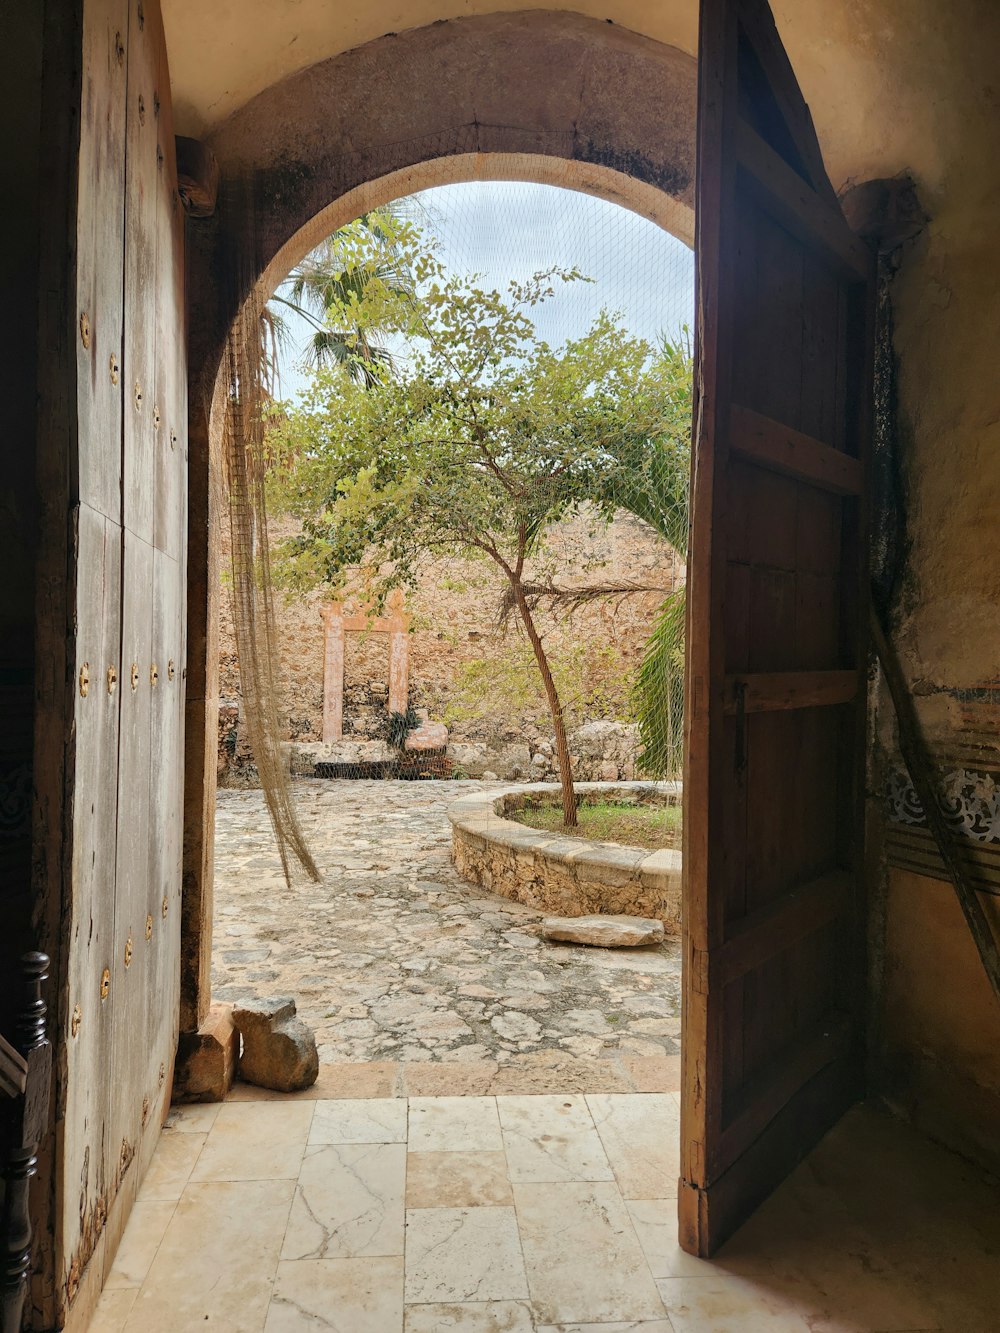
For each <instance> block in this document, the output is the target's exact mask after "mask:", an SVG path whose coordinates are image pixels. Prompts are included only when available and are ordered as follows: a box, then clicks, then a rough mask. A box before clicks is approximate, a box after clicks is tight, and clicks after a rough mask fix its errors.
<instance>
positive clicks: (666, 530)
mask: <svg viewBox="0 0 1000 1333" xmlns="http://www.w3.org/2000/svg"><path fill="white" fill-rule="evenodd" d="M660 350H661V354H662V357H663V362H664V366H665V369H666V374H665V376H664V382H665V384H666V386H667V392H666V395H665V400H664V414H663V420H664V429H663V431H662V432H661V433H660V435H659V436H658V437H657V439H656V440H655V442H653V445H652V447H649V446H648V445H647V446H646V447H642V445H641V444H636V445H635V446H634V447H633V448H632V449H631V450H627V451H625V452H624V453H623V454H622V455H621V456H620V458H619V460H618V463H619V469H620V470H619V473H618V475H617V476H615V477H609V478H608V486H609V488H610V490H611V491H612V492H613V494H614V495H615V496H616V497H617V500H618V503H619V504H620V505H621V507H622V508H623V509H628V510H629V511H630V512H631V513H633V514H635V515H636V516H637V517H638V518H641V519H642V520H643V521H644V522H646V523H648V524H649V526H650V527H651V528H653V529H654V531H656V532H658V533H659V534H660V536H661V537H664V538H666V540H667V541H668V542H669V543H670V544H671V546H673V548H674V550H675V551H678V552H679V553H681V554H682V555H686V553H687V543H688V529H689V524H690V514H689V483H690V471H691V410H692V392H693V380H694V375H693V369H694V365H693V359H692V355H691V342H690V338H689V336H688V332H687V330H686V329H685V330H684V333H683V336H682V337H681V338H679V339H676V340H673V341H671V340H669V339H663V340H662V341H661V348H660ZM686 605H687V603H686V598H685V593H684V589H683V588H679V589H678V590H677V591H676V592H673V593H671V594H670V596H669V597H667V599H666V600H665V601H664V603H663V605H662V607H661V608H660V612H659V615H658V618H657V622H656V625H655V627H654V629H653V633H652V634H651V636H650V639H649V642H648V644H647V645H646V651H645V653H644V655H643V660H642V665H641V666H640V668H639V673H638V675H637V677H636V681H635V689H634V706H635V711H636V714H637V716H638V719H639V736H640V739H641V740H642V743H643V752H642V755H641V757H640V759H639V766H640V768H641V769H642V771H643V772H644V773H645V774H647V776H649V777H656V778H667V777H674V776H675V775H676V774H678V773H679V772H680V771H681V768H682V766H683V761H684V628H685V615H686Z"/></svg>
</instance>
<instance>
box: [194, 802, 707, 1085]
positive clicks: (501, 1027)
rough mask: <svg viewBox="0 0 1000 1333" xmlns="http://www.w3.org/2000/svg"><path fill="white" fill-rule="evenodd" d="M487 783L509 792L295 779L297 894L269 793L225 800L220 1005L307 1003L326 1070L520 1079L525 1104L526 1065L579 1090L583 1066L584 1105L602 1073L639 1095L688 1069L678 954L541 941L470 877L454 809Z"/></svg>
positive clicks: (671, 944)
mask: <svg viewBox="0 0 1000 1333" xmlns="http://www.w3.org/2000/svg"><path fill="white" fill-rule="evenodd" d="M491 786H495V787H496V788H497V790H502V784H492V783H483V782H467V781H466V782H350V781H322V780H320V781H314V780H306V781H301V782H296V784H295V797H296V801H297V807H298V809H299V812H300V817H301V820H302V825H303V828H304V831H305V833H306V836H307V838H308V840H309V844H310V846H311V848H312V851H313V854H314V856H315V858H316V862H317V865H318V867H319V869H320V872H321V876H322V879H321V882H320V883H319V884H313V883H310V882H309V881H308V880H307V879H306V878H305V877H304V876H302V875H299V876H298V877H297V878H296V879H295V881H294V883H293V884H292V886H291V887H289V886H288V885H286V883H285V881H284V878H283V876H282V873H281V865H280V862H279V860H278V856H277V851H276V848H275V844H274V839H273V836H272V833H271V829H270V825H269V823H268V819H267V814H266V811H265V807H264V801H263V796H262V793H260V792H257V791H231V790H220V791H219V793H218V809H217V816H216V850H215V939H214V946H215V947H214V959H213V994H214V998H216V999H219V1000H237V999H239V1000H242V999H246V998H248V997H250V996H254V995H258V996H275V995H292V996H294V997H295V999H296V1001H297V1003H298V1008H299V1013H300V1015H301V1016H302V1018H303V1019H304V1020H305V1021H306V1022H307V1023H308V1024H309V1025H310V1026H311V1027H312V1028H314V1030H315V1032H316V1037H317V1042H318V1044H319V1051H320V1059H321V1061H323V1062H324V1063H326V1064H330V1063H341V1062H352V1063H359V1062H399V1063H400V1064H402V1065H411V1064H412V1063H415V1062H416V1063H419V1062H448V1063H449V1064H451V1065H454V1064H455V1063H456V1062H461V1063H466V1064H468V1065H469V1066H470V1068H469V1073H470V1075H471V1074H472V1072H473V1068H472V1067H473V1066H475V1067H476V1068H478V1069H483V1068H489V1069H492V1070H499V1071H501V1073H503V1071H504V1070H505V1069H506V1070H507V1075H506V1077H507V1078H508V1083H507V1085H506V1086H509V1087H511V1089H512V1090H516V1085H515V1084H514V1083H511V1082H510V1076H511V1074H512V1073H513V1072H514V1070H515V1069H517V1068H518V1067H520V1068H521V1069H523V1070H524V1071H525V1073H526V1074H527V1072H528V1071H529V1070H530V1068H532V1067H536V1068H538V1069H541V1068H547V1069H549V1070H554V1069H559V1070H560V1079H561V1081H560V1085H559V1086H560V1088H562V1089H567V1090H568V1089H569V1087H570V1086H571V1085H572V1084H573V1083H575V1082H576V1081H577V1080H576V1079H575V1078H574V1077H573V1076H572V1075H573V1070H574V1068H575V1069H577V1070H578V1071H579V1070H580V1069H583V1068H586V1069H589V1070H590V1077H589V1078H587V1079H585V1080H584V1081H585V1082H586V1083H587V1090H593V1089H594V1088H595V1086H596V1084H595V1076H596V1075H598V1074H602V1073H603V1075H604V1077H603V1080H602V1079H600V1078H598V1079H597V1082H598V1083H602V1082H603V1084H605V1085H606V1089H607V1090H608V1091H614V1090H615V1089H616V1088H618V1087H622V1088H623V1089H629V1088H632V1087H638V1088H640V1089H641V1088H642V1087H643V1071H645V1074H646V1075H647V1076H649V1075H651V1073H652V1071H654V1070H656V1071H660V1072H662V1069H663V1068H665V1067H666V1066H667V1065H669V1066H674V1065H676V1063H677V1058H678V1057H677V1052H678V1051H679V1038H680V994H679V987H680V948H679V945H678V943H677V942H676V941H670V940H668V941H666V942H665V943H664V944H662V945H660V946H657V947H652V948H642V949H634V950H613V949H594V948H588V947H585V946H580V945H573V944H558V943H552V942H549V941H546V940H543V939H541V938H540V923H541V919H542V914H541V913H539V912H535V911H533V910H531V909H530V908H527V907H523V906H521V905H520V904H518V903H514V902H510V901H508V900H507V899H505V898H501V897H498V896H495V895H491V894H487V893H484V892H483V890H482V889H481V888H478V887H476V886H473V885H469V884H466V883H464V882H463V881H462V880H461V879H460V878H459V877H458V875H457V873H456V871H455V869H454V867H453V866H452V864H451V857H450V846H451V830H450V825H449V823H448V819H447V808H448V806H449V804H450V803H451V802H452V801H454V800H456V799H457V798H458V797H459V796H462V795H467V794H468V793H470V792H472V791H475V790H484V789H486V788H488V787H491ZM597 1062H601V1063H600V1064H598V1063H597ZM510 1066H513V1069H511V1068H508V1067H510ZM430 1073H431V1071H429V1070H428V1074H430ZM654 1081H655V1080H654ZM661 1086H662V1084H661V1083H659V1082H657V1083H656V1090H660V1088H661ZM411 1090H412V1089H411ZM648 1090H653V1087H652V1086H650V1087H649V1089H648Z"/></svg>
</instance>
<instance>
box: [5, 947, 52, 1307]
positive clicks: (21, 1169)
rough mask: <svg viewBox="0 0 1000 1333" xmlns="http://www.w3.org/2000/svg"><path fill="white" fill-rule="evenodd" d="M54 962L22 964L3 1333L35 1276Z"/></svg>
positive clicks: (31, 958) (40, 958)
mask: <svg viewBox="0 0 1000 1333" xmlns="http://www.w3.org/2000/svg"><path fill="white" fill-rule="evenodd" d="M48 966H49V960H48V958H47V957H46V955H45V954H43V953H27V954H25V955H24V956H23V957H22V959H21V974H22V977H23V983H24V1002H23V1005H22V1007H21V1009H20V1010H19V1011H18V1016H17V1027H16V1031H15V1033H14V1043H13V1044H14V1046H15V1048H16V1049H17V1051H18V1052H19V1053H20V1055H21V1056H22V1058H23V1059H24V1062H25V1066H26V1071H25V1079H24V1094H23V1096H21V1097H19V1098H17V1099H16V1100H15V1101H12V1102H10V1103H9V1104H8V1106H7V1108H6V1109H4V1110H2V1111H0V1134H2V1138H0V1141H2V1143H3V1149H4V1166H3V1182H4V1198H3V1211H2V1214H0V1333H20V1329H21V1324H22V1322H23V1319H24V1302H25V1297H26V1295H27V1292H28V1274H29V1272H30V1271H31V1217H30V1212H29V1207H28V1192H29V1189H30V1186H31V1178H32V1176H33V1175H34V1174H35V1172H36V1170H37V1167H38V1158H37V1155H36V1154H37V1151H38V1145H39V1143H40V1141H41V1139H42V1137H43V1135H44V1133H45V1126H46V1122H47V1120H48V1109H49V1077H50V1073H51V1067H52V1049H51V1047H50V1045H49V1042H48V1040H47V1039H46V1036H45V1001H44V1000H43V999H42V983H43V982H44V981H45V980H46V979H47V977H48Z"/></svg>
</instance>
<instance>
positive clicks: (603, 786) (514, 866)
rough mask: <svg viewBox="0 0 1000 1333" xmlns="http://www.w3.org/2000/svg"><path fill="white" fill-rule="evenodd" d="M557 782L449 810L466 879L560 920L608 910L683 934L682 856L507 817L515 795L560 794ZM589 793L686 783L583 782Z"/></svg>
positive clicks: (477, 798)
mask: <svg viewBox="0 0 1000 1333" xmlns="http://www.w3.org/2000/svg"><path fill="white" fill-rule="evenodd" d="M558 790H559V788H558V786H557V785H556V784H554V783H550V782H532V783H518V784H517V785H516V786H506V787H503V788H501V789H500V790H497V789H495V788H494V789H493V790H491V791H485V792H474V793H473V794H471V795H469V796H463V797H461V798H460V799H459V800H458V801H456V802H455V803H454V804H453V805H451V806H450V807H449V809H448V819H449V820H450V822H451V826H452V860H453V861H454V862H455V865H456V867H457V869H458V871H459V873H460V874H461V875H462V876H463V877H464V878H466V879H469V880H471V881H472V882H473V883H475V884H479V885H481V886H482V887H483V888H486V889H489V890H491V891H492V892H494V893H499V894H502V895H503V896H504V897H506V898H512V899H514V901H515V902H520V903H524V904H525V905H526V906H528V907H533V908H536V909H538V910H539V911H544V912H552V913H556V914H558V915H561V916H584V915H587V914H589V913H595V912H603V913H610V914H619V915H630V916H647V917H655V918H657V919H658V920H660V921H662V922H663V925H664V929H665V930H666V932H667V933H668V934H672V935H676V934H678V933H679V931H680V919H681V870H682V864H683V863H682V857H681V853H680V852H678V851H673V850H672V849H669V848H664V849H662V850H659V851H653V852H647V851H645V850H644V849H642V848H635V847H626V846H623V845H622V844H620V843H612V842H591V841H587V840H585V839H583V838H567V837H562V836H560V835H559V834H554V833H546V832H544V831H542V830H540V829H532V828H528V827H527V825H525V824H521V823H518V822H517V821H516V820H513V819H506V818H505V817H504V811H505V809H506V802H507V800H508V799H509V798H510V797H517V798H518V799H523V798H524V797H525V796H528V795H530V794H531V793H532V792H557V791H558ZM576 790H577V792H579V793H580V794H581V795H585V794H587V793H589V792H601V793H608V794H614V793H622V794H626V793H628V794H634V793H636V792H640V791H650V790H652V791H655V792H656V793H657V794H660V795H676V796H679V795H680V794H681V790H682V788H681V784H680V783H679V782H579V783H577V784H576Z"/></svg>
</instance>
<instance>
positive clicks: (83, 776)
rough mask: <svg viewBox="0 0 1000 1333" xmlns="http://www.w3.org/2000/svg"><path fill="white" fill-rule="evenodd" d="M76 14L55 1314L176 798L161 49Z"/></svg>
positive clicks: (139, 1029)
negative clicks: (78, 109) (77, 97)
mask: <svg viewBox="0 0 1000 1333" xmlns="http://www.w3.org/2000/svg"><path fill="white" fill-rule="evenodd" d="M78 9H79V18H80V29H79V31H80V39H81V43H82V50H81V51H80V52H79V53H78V56H77V59H78V61H79V68H80V69H81V71H82V79H81V92H80V96H81V113H80V122H79V123H80V130H79V133H80V142H79V158H78V166H77V182H76V247H75V273H73V274H72V275H71V276H70V277H69V282H70V284H71V291H72V292H73V295H72V296H71V298H70V300H71V303H72V304H71V307H70V309H69V311H68V322H69V329H68V334H69V347H70V348H71V349H75V358H74V359H75V370H76V379H75V390H74V392H75V402H73V403H72V406H71V408H70V411H69V418H70V422H71V424H70V426H69V428H68V433H70V434H71V433H72V431H73V429H74V427H75V431H76V437H75V448H73V449H72V450H71V452H70V456H69V458H68V459H67V458H66V457H65V456H62V455H60V456H59V457H57V458H56V459H55V467H54V470H53V478H54V479H55V478H58V480H59V483H61V485H62V488H63V493H62V494H59V495H58V500H57V499H56V494H55V492H56V485H57V483H56V481H55V480H53V486H52V491H53V494H52V495H51V497H50V502H51V503H52V504H53V506H54V505H55V504H57V503H58V504H60V505H62V504H65V517H64V519H63V521H65V523H66V525H67V528H68V557H67V564H68V569H69V580H70V605H69V609H68V618H67V621H65V622H63V623H57V622H53V623H51V624H46V625H44V626H43V629H44V632H45V634H46V635H53V636H62V644H61V645H60V649H61V651H62V652H64V653H65V656H66V659H67V663H68V666H67V672H68V675H69V677H70V689H69V690H68V691H67V692H65V693H64V694H60V695H58V697H59V698H60V699H61V705H60V706H61V707H62V708H64V709H65V713H64V715H62V716H60V717H55V718H53V733H54V734H55V735H57V737H58V736H59V733H60V732H61V737H59V739H61V741H62V744H63V745H64V746H65V750H64V754H63V756H62V759H61V762H60V763H59V764H57V765H54V766H53V768H52V770H51V782H52V784H53V786H54V788H56V789H57V790H59V792H60V799H61V800H62V801H63V802H64V810H65V815H64V818H65V824H64V832H63V836H64V838H65V848H64V851H63V853H62V855H61V857H58V858H56V857H54V858H53V862H52V864H53V866H55V865H56V864H60V865H64V866H65V867H66V868H67V869H66V880H65V881H64V882H63V884H62V890H61V903H60V905H59V906H60V913H59V930H58V933H57V934H56V936H55V938H54V939H53V940H52V941H51V942H50V943H49V947H50V948H51V949H52V952H53V954H54V955H55V960H54V961H55V964H56V966H55V968H54V972H55V975H57V976H59V977H61V978H63V981H62V987H61V989H60V992H59V994H58V996H57V997H56V1004H55V1012H56V1022H57V1023H58V1024H59V1028H60V1030H59V1031H58V1033H57V1034H56V1038H57V1069H58V1077H59V1080H60V1081H59V1085H58V1089H57V1093H58V1095H57V1119H56V1159H55V1172H56V1188H55V1197H56V1209H55V1212H56V1216H55V1240H54V1247H53V1248H54V1268H55V1272H54V1274H52V1275H51V1276H52V1278H53V1280H54V1283H55V1289H56V1309H55V1311H54V1312H53V1313H52V1314H51V1315H50V1316H49V1317H50V1318H51V1319H52V1320H53V1321H54V1322H55V1323H56V1326H58V1327H61V1326H62V1322H63V1320H64V1319H65V1317H66V1312H67V1309H68V1308H69V1307H70V1306H71V1305H72V1304H73V1303H74V1301H75V1300H77V1299H80V1300H81V1301H82V1303H83V1304H84V1305H87V1304H89V1303H90V1302H92V1300H93V1299H94V1298H95V1297H96V1294H97V1293H98V1292H99V1290H100V1286H101V1283H102V1281H103V1276H104V1272H103V1270H104V1268H105V1267H106V1265H107V1263H108V1262H109V1260H110V1258H111V1256H112V1255H113V1253H114V1248H115V1246H116V1245H117V1239H118V1236H119V1235H120V1232H121V1229H122V1227H123V1226H124V1221H125V1219H126V1217H127V1215H128V1209H129V1207H130V1205H131V1201H132V1199H134V1197H135V1193H136V1189H137V1186H138V1182H139V1178H140V1176H141V1174H142V1172H143V1170H144V1168H145V1165H146V1163H147V1162H148V1158H149V1155H150V1154H151V1152H152V1148H153V1146H154V1145H155V1141H156V1137H157V1133H158V1130H159V1126H160V1123H161V1121H162V1118H163V1114H164V1113H165V1110H166V1107H167V1105H168V1103H169V1096H170V1082H171V1071H172V1063H173V1057H174V1052H175V1048H176V1042H177V1021H178V1006H179V985H180V890H181V883H180V880H181V870H180V858H181V820H182V802H183V772H182V766H183V759H182V751H183V730H182V728H183V688H184V685H183V682H184V651H185V647H184V636H185V615H184V613H185V555H186V517H187V511H186V503H185V497H186V489H187V486H186V477H187V464H186V456H187V455H186V448H185V443H184V441H185V433H186V423H187V403H186V382H187V376H186V368H185V366H186V363H185V350H184V336H185V331H184V317H183V312H184V276H183V241H184V216H183V211H182V209H181V206H180V201H179V197H178V194H177V173H176V165H175V153H174V136H173V125H172V120H171V114H170V85H169V79H168V75H167V68H166V57H165V44H164V38H163V29H162V25H161V22H160V12H159V5H158V3H157V0H81V3H79V5H78ZM72 354H73V353H72V352H71V355H72ZM71 396H72V395H71ZM67 625H68V639H67ZM53 642H54V640H53ZM51 1258H52V1253H51V1251H46V1261H47V1262H50V1261H51ZM84 1289H86V1290H85V1291H84ZM46 1326H50V1324H49V1323H47V1324H46Z"/></svg>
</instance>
